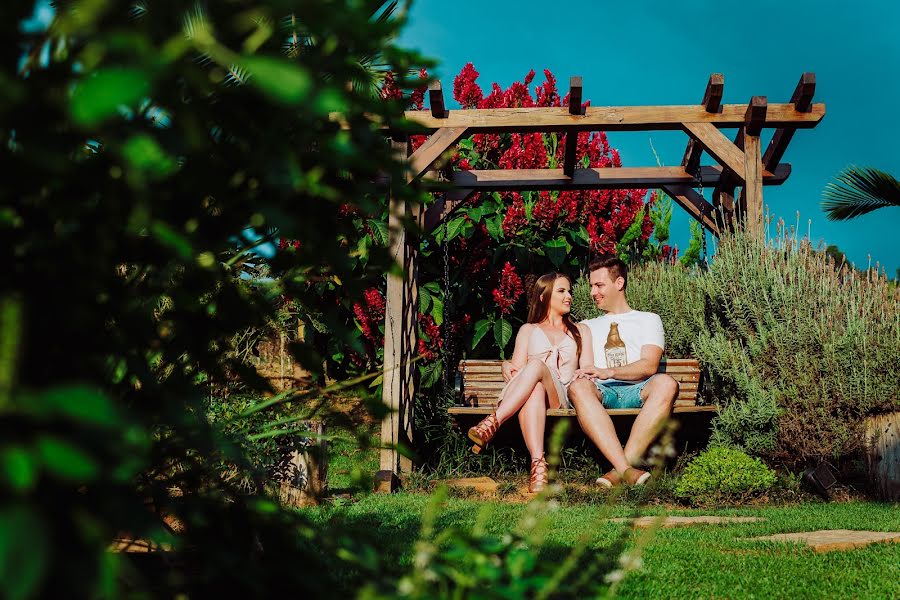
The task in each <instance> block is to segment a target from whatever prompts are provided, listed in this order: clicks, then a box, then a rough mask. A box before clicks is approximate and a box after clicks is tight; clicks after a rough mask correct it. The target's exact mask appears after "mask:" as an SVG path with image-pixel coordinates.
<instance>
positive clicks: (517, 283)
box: [492, 263, 525, 315]
mask: <svg viewBox="0 0 900 600" xmlns="http://www.w3.org/2000/svg"><path fill="white" fill-rule="evenodd" d="M524 292H525V289H524V288H523V287H522V279H521V277H519V275H518V274H517V273H516V269H515V267H513V266H512V265H511V264H509V263H506V264H505V265H503V271H502V272H501V273H500V283H499V285H498V286H497V287H496V288H494V291H493V292H492V294H493V296H494V302H496V303H497V306H498V307H499V308H500V314H501V315H507V314H509V313H510V312H512V308H513V306H515V304H516V301H518V299H519V298H521V297H522V294H523V293H524Z"/></svg>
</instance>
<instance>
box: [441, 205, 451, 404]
mask: <svg viewBox="0 0 900 600" xmlns="http://www.w3.org/2000/svg"><path fill="white" fill-rule="evenodd" d="M443 230H444V235H443V240H444V243H443V246H444V280H443V284H444V285H443V292H444V298H443V300H444V390H445V391H446V390H449V389H450V361H451V360H452V358H453V352H452V348H451V347H450V344H451V343H452V340H451V335H450V242H448V241H447V219H444V223H443Z"/></svg>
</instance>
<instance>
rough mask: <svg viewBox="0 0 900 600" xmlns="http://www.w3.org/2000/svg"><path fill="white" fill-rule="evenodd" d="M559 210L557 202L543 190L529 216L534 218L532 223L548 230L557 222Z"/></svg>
mask: <svg viewBox="0 0 900 600" xmlns="http://www.w3.org/2000/svg"><path fill="white" fill-rule="evenodd" d="M559 209H560V203H559V201H558V200H554V199H553V195H552V194H551V193H550V192H548V191H546V190H544V191H542V192H541V193H540V197H539V199H538V201H537V204H535V205H534V210H533V211H532V212H531V216H532V217H533V218H534V221H535V222H536V223H538V224H539V225H540V226H541V227H544V228H546V229H550V228H552V227H553V225H555V224H556V223H557V220H558V218H559Z"/></svg>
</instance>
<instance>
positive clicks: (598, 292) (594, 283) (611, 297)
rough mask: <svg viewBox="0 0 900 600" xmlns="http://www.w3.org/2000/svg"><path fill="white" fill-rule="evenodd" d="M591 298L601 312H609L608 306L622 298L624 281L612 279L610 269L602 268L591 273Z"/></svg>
mask: <svg viewBox="0 0 900 600" xmlns="http://www.w3.org/2000/svg"><path fill="white" fill-rule="evenodd" d="M590 281H591V298H593V299H594V303H595V304H596V305H597V308H599V309H600V310H608V308H607V307H608V306H610V305H611V304H613V303H614V302H616V301H617V300H618V299H619V298H621V297H622V285H623V284H624V280H623V279H622V278H621V277H619V278H618V279H616V280H613V279H612V278H610V274H609V269H607V268H605V267H604V268H602V269H597V270H596V271H591V279H590Z"/></svg>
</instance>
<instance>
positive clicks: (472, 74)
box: [453, 63, 484, 108]
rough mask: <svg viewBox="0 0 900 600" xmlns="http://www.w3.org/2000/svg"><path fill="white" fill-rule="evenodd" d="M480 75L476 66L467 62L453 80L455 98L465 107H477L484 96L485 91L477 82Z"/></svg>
mask: <svg viewBox="0 0 900 600" xmlns="http://www.w3.org/2000/svg"><path fill="white" fill-rule="evenodd" d="M478 75H479V73H478V71H476V70H475V66H474V65H473V64H472V63H467V64H466V66H465V67H463V70H462V71H460V73H459V75H457V76H456V79H454V80H453V99H454V100H456V101H457V102H459V103H460V105H462V107H463V108H475V107H476V106H478V104H479V103H480V102H481V100H482V98H483V97H484V92H482V91H481V88H480V87H479V86H478V84H477V83H475V80H476V79H478Z"/></svg>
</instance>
